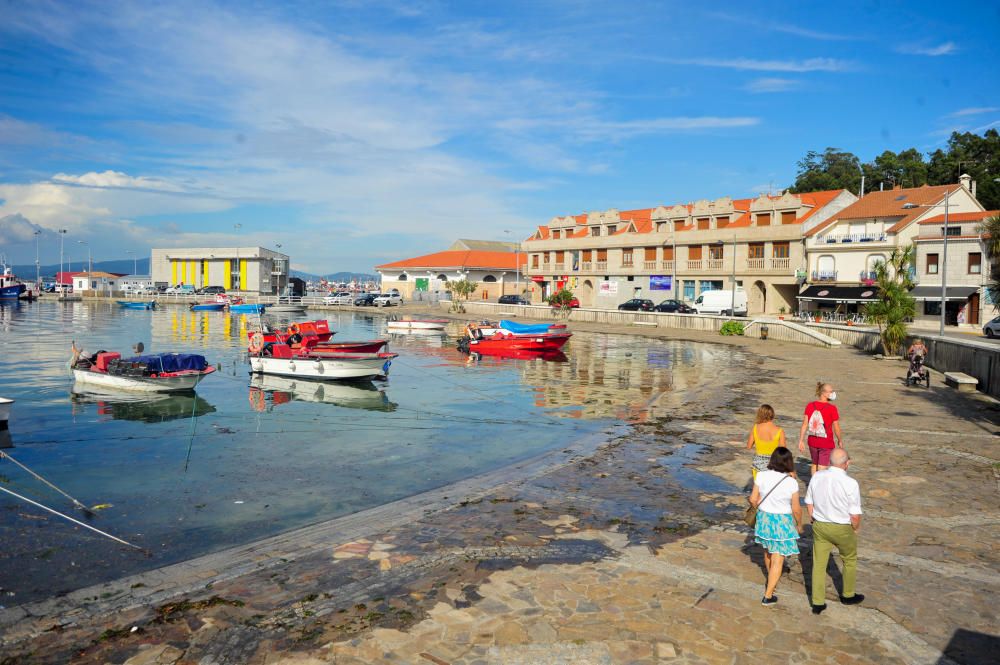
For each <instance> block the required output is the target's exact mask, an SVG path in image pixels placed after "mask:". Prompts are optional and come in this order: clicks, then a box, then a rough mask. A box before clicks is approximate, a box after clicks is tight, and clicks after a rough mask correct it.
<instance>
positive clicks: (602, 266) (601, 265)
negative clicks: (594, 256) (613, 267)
mask: <svg viewBox="0 0 1000 665" xmlns="http://www.w3.org/2000/svg"><path fill="white" fill-rule="evenodd" d="M596 267H597V270H607V269H608V262H607V261H598V262H597V263H596Z"/></svg>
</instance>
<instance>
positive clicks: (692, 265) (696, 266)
mask: <svg viewBox="0 0 1000 665" xmlns="http://www.w3.org/2000/svg"><path fill="white" fill-rule="evenodd" d="M687 269H688V270H701V259H695V260H693V261H692V260H691V259H688V262H687Z"/></svg>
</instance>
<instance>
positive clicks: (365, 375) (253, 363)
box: [250, 333, 399, 381]
mask: <svg viewBox="0 0 1000 665" xmlns="http://www.w3.org/2000/svg"><path fill="white" fill-rule="evenodd" d="M250 347H251V349H252V351H251V355H250V370H251V371H252V372H253V373H255V374H271V375H276V376H292V377H297V378H305V379H320V380H324V381H338V380H344V379H370V378H372V377H376V376H381V375H385V374H388V372H389V366H390V365H391V364H392V359H393V358H396V357H397V356H398V355H399V354H397V353H385V352H382V353H322V354H315V353H308V354H296V353H295V352H294V350H293V349H292V347H290V346H288V345H287V344H280V343H274V344H266V345H265V344H264V343H263V335H261V334H260V333H255V334H254V336H253V337H252V338H251V340H250ZM258 349H259V350H258Z"/></svg>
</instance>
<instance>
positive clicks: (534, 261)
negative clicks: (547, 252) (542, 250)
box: [531, 254, 538, 268]
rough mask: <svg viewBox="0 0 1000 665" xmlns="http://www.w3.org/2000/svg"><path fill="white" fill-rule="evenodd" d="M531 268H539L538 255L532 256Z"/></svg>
mask: <svg viewBox="0 0 1000 665" xmlns="http://www.w3.org/2000/svg"><path fill="white" fill-rule="evenodd" d="M531 267H532V268H537V267H538V254H532V255H531Z"/></svg>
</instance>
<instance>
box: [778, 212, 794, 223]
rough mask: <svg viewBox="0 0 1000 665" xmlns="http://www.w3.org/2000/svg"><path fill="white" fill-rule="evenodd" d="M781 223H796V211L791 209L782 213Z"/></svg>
mask: <svg viewBox="0 0 1000 665" xmlns="http://www.w3.org/2000/svg"><path fill="white" fill-rule="evenodd" d="M781 223H782V224H794V223H795V211H794V210H790V211H788V212H783V213H781Z"/></svg>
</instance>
